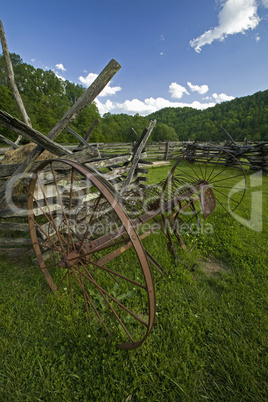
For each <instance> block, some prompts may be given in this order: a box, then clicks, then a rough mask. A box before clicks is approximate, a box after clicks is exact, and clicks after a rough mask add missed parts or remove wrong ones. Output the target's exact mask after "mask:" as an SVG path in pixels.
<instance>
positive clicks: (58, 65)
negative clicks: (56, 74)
mask: <svg viewBox="0 0 268 402" xmlns="http://www.w3.org/2000/svg"><path fill="white" fill-rule="evenodd" d="M55 67H56V68H57V69H58V70H61V71H67V70H66V68H64V66H63V64H62V63H59V64H56V65H55Z"/></svg>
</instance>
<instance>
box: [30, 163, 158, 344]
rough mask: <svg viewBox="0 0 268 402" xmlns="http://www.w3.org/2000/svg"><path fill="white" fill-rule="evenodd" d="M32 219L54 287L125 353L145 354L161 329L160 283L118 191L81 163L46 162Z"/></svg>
mask: <svg viewBox="0 0 268 402" xmlns="http://www.w3.org/2000/svg"><path fill="white" fill-rule="evenodd" d="M28 220H29V226H30V233H31V238H32V243H33V247H34V251H35V254H36V257H37V260H38V263H39V265H40V267H41V270H42V272H43V274H44V276H45V278H46V280H47V282H48V284H49V286H50V288H51V289H52V290H53V291H54V292H60V293H65V294H66V292H67V293H69V295H70V300H71V304H72V305H73V307H75V308H76V307H78V308H79V307H80V306H81V307H83V310H84V311H85V312H86V313H87V315H88V317H89V318H90V320H91V321H94V322H95V321H96V323H95V324H96V325H97V327H98V326H102V327H103V328H104V329H105V330H106V332H107V334H108V335H109V336H110V337H112V338H114V339H116V341H119V344H118V347H119V348H121V349H134V348H136V347H138V346H139V345H140V344H141V343H142V342H143V341H144V340H145V339H146V337H147V336H148V335H149V333H150V331H151V329H152V326H153V322H154V316H155V291H154V283H153V277H152V273H151V269H150V266H149V263H148V260H147V257H146V254H145V251H144V249H143V246H142V244H141V241H140V239H139V237H138V236H137V233H136V231H135V229H134V227H133V225H132V224H131V222H130V220H129V219H128V217H127V215H126V212H125V210H124V208H123V207H122V206H121V204H120V202H119V201H118V198H117V195H116V192H115V190H114V189H113V187H112V186H111V185H109V183H108V182H106V181H105V180H104V179H103V178H102V177H100V176H99V175H98V173H97V172H95V171H93V170H92V171H91V170H88V169H86V168H85V167H83V166H81V165H79V164H77V163H75V162H71V161H67V160H52V161H46V162H44V163H42V164H41V165H40V166H39V168H38V169H37V171H36V172H35V174H34V177H33V179H32V180H31V183H30V187H29V196H28ZM100 324H101V325H100Z"/></svg>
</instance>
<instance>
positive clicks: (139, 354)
mask: <svg viewBox="0 0 268 402" xmlns="http://www.w3.org/2000/svg"><path fill="white" fill-rule="evenodd" d="M169 169H170V168H169V167H168V166H164V167H158V168H152V169H150V172H149V178H150V181H151V182H152V183H153V182H154V183H157V182H159V181H160V180H161V179H162V178H163V177H165V176H166V174H167V172H168V171H169ZM247 182H248V190H247V192H246V195H245V197H244V200H243V202H242V204H241V205H240V206H239V207H238V209H237V210H236V211H235V213H236V214H237V215H236V216H234V215H226V214H225V215H224V214H223V213H222V212H221V211H218V210H217V209H216V210H215V211H214V213H213V214H212V215H211V216H210V217H209V218H208V220H207V221H206V224H207V223H209V224H210V229H211V228H212V229H211V230H209V231H208V230H206V226H205V224H204V225H203V226H202V225H201V230H200V231H199V232H198V233H195V235H192V234H189V236H186V237H187V243H188V244H189V245H191V246H194V247H192V249H191V252H186V251H183V250H182V249H181V248H180V247H178V248H177V253H178V255H179V261H178V262H175V261H174V259H173V257H172V255H171V254H170V253H169V252H168V250H167V247H166V240H165V238H163V237H160V236H159V235H155V236H153V237H150V238H147V239H146V240H145V245H146V247H148V248H149V249H150V252H151V253H152V254H154V255H156V256H157V258H158V260H159V262H160V263H161V264H162V265H163V266H164V268H165V269H166V271H167V272H168V275H165V276H162V275H161V274H160V273H158V271H155V270H154V279H155V286H156V296H157V315H156V322H155V326H154V329H153V331H152V333H151V334H150V336H149V338H148V339H147V340H146V342H145V343H144V344H143V345H142V346H141V347H140V348H138V349H136V350H133V351H129V352H126V351H122V350H118V349H116V344H115V342H111V341H110V339H109V338H108V337H107V336H106V335H105V333H104V332H103V331H102V330H101V329H100V328H99V327H97V326H96V325H95V324H94V323H91V324H90V323H88V321H87V319H86V317H85V314H82V313H81V312H79V311H77V310H76V309H74V310H72V309H71V308H70V302H69V300H67V298H65V297H63V298H59V297H55V295H53V294H52V293H51V292H50V291H49V288H48V285H47V283H46V282H45V280H44V277H43V275H42V273H41V272H40V269H39V268H37V267H36V266H35V265H34V264H33V263H32V262H31V261H29V260H24V261H13V262H12V263H11V262H9V261H4V260H2V261H1V262H0V400H1V401H13V400H14V401H76V400H77V401H140V400H146V401H180V400H181V401H202V400H209V401H265V400H267V395H268V384H267V371H268V354H267V352H268V315H267V305H268V300H267V299H268V297H267V293H268V292H267V289H268V274H267V270H268V248H267V243H268V201H267V200H268V177H263V178H262V183H261V182H260V180H259V181H257V182H254V181H253V180H252V172H247ZM261 201H262V202H261ZM252 203H253V207H254V208H253V210H252ZM260 205H262V210H261V209H260ZM256 209H258V216H257V215H256V216H257V217H258V218H260V222H259V225H257V226H256V222H255V226H254V222H253V223H252V224H251V228H249V227H247V226H245V224H243V221H241V219H240V218H242V219H244V222H245V220H246V219H249V218H250V217H251V216H254V217H256V216H255V215H254V212H253V211H255V210H256ZM261 213H262V216H261V215H260V214H261ZM238 217H240V218H238ZM239 220H240V221H239ZM260 223H262V227H260ZM256 230H259V231H256Z"/></svg>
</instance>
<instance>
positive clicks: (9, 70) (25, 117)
mask: <svg viewBox="0 0 268 402" xmlns="http://www.w3.org/2000/svg"><path fill="white" fill-rule="evenodd" d="M0 39H1V44H2V49H3V55H4V59H5V62H6V67H7V76H8V79H9V83H10V86H11V88H12V91H13V94H14V97H15V100H16V102H17V104H18V107H19V109H20V111H21V114H22V117H23V120H24V122H25V123H26V124H27V125H28V126H29V127H32V123H31V120H30V118H29V116H28V115H27V112H26V109H25V107H24V104H23V101H22V99H21V96H20V93H19V90H18V87H17V85H16V82H15V78H14V72H13V68H12V63H11V60H10V56H9V51H8V46H7V40H6V35H5V31H4V27H3V24H2V21H1V20H0ZM20 139H21V136H19V137H18V138H17V139H16V141H15V143H16V144H18V143H19V142H20Z"/></svg>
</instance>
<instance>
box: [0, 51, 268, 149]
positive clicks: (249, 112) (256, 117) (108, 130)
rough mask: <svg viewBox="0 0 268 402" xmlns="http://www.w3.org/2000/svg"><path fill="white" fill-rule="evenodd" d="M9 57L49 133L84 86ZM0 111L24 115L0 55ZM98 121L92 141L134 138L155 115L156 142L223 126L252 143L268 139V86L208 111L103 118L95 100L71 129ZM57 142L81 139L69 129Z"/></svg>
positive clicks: (29, 105) (211, 137) (30, 108)
mask: <svg viewBox="0 0 268 402" xmlns="http://www.w3.org/2000/svg"><path fill="white" fill-rule="evenodd" d="M10 56H11V60H12V64H13V69H14V74H15V80H16V83H17V86H18V89H19V91H20V93H21V96H22V99H23V102H24V105H25V108H26V110H27V113H28V115H29V117H30V118H31V121H32V125H33V127H34V128H35V129H37V130H39V131H41V132H42V133H43V134H47V133H48V132H49V131H50V130H51V128H52V127H53V126H54V125H55V124H56V123H57V121H58V120H59V119H60V118H61V117H62V116H63V114H64V113H65V112H66V111H67V110H68V109H69V108H70V107H71V106H72V105H73V104H74V103H75V102H76V100H77V99H78V98H79V96H80V95H81V94H82V93H83V91H84V90H85V89H84V88H83V87H82V86H81V85H77V84H73V83H70V82H69V81H63V80H61V79H60V78H58V77H57V76H56V74H55V73H54V72H53V71H51V70H49V71H44V70H42V69H40V68H37V69H35V68H34V67H33V66H31V65H29V64H26V63H23V61H22V59H21V58H20V56H19V55H16V54H14V53H12V54H11V55H10ZM0 109H2V110H4V111H6V112H8V113H10V114H11V115H13V116H15V117H17V118H19V119H21V115H20V112H19V110H18V107H17V105H16V102H15V100H14V98H13V95H12V91H11V89H10V87H9V83H8V80H7V73H6V69H5V62H4V58H3V56H1V55H0ZM96 119H99V124H98V125H97V126H96V127H95V129H94V132H93V135H92V137H91V141H92V142H132V141H135V140H136V139H137V138H138V137H139V136H140V135H141V133H142V131H143V129H144V128H145V127H146V126H148V125H149V121H150V120H152V119H156V120H157V125H156V127H155V129H154V131H153V133H152V138H151V140H152V141H178V140H180V141H184V140H188V139H190V140H198V141H220V140H224V139H226V135H225V134H224V133H223V131H222V130H221V129H220V127H219V126H223V127H224V128H225V129H226V130H227V131H228V132H229V133H230V134H231V135H232V136H233V138H235V139H237V138H240V140H242V141H243V139H244V138H245V137H246V138H247V140H252V141H267V140H268V90H267V91H263V92H258V93H256V94H254V95H251V96H246V97H243V98H236V99H234V100H232V101H229V102H223V103H221V104H218V105H216V106H214V107H212V108H208V109H206V110H203V111H201V110H196V109H193V108H189V107H184V108H165V109H162V110H160V111H158V112H155V113H153V114H151V115H149V116H147V117H142V116H140V115H138V114H136V115H135V116H129V115H126V114H117V115H115V114H110V113H107V114H105V115H104V116H103V117H101V116H100V114H99V111H98V108H97V106H96V104H95V103H92V104H91V105H90V106H88V107H87V108H86V109H85V110H84V111H83V112H82V113H80V115H79V116H78V117H77V118H76V120H75V121H73V123H72V124H71V126H70V127H71V128H73V129H74V130H75V131H76V132H77V133H79V134H80V135H82V136H85V134H86V132H87V131H88V130H89V128H90V126H91V125H92V123H93V122H94V121H95V120H96ZM0 134H3V135H4V136H6V137H8V138H10V139H13V140H14V139H15V138H16V135H15V134H14V133H12V132H10V131H9V130H7V129H5V128H3V127H1V126H0ZM57 141H59V142H62V143H73V142H77V141H78V140H76V138H75V137H74V136H73V135H72V134H70V133H68V132H67V131H64V132H63V133H62V134H61V135H60V136H59V137H58V139H57Z"/></svg>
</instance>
